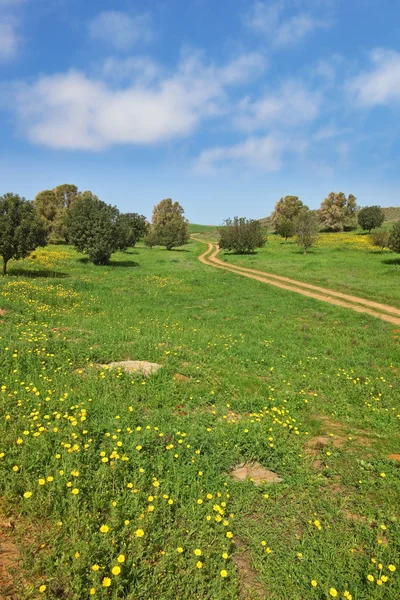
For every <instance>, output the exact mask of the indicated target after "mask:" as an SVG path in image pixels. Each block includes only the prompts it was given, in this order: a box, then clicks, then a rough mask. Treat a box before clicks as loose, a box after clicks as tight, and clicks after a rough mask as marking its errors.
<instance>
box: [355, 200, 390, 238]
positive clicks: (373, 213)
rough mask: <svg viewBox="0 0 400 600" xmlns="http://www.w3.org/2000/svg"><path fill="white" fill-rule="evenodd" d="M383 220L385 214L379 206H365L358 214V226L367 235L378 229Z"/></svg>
mask: <svg viewBox="0 0 400 600" xmlns="http://www.w3.org/2000/svg"><path fill="white" fill-rule="evenodd" d="M384 220H385V213H384V212H383V210H382V209H381V207H380V206H366V207H365V208H362V209H361V210H360V211H359V213H358V224H359V225H360V227H361V228H362V229H364V230H365V231H368V232H369V233H371V231H372V229H375V228H376V227H380V226H381V225H382V223H383V221H384Z"/></svg>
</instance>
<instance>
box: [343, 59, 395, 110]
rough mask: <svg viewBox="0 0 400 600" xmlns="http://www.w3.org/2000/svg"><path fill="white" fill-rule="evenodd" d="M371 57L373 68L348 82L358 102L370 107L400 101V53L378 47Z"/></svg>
mask: <svg viewBox="0 0 400 600" xmlns="http://www.w3.org/2000/svg"><path fill="white" fill-rule="evenodd" d="M370 59H371V63H372V68H371V69H370V70H369V71H364V72H362V73H360V74H359V75H358V76H357V77H355V78H354V79H353V80H351V81H349V83H348V87H349V89H350V91H351V92H352V93H353V94H354V98H355V100H356V102H357V104H360V105H362V106H367V107H369V106H376V105H386V104H393V103H394V104H398V103H400V53H399V52H396V51H394V50H382V49H377V50H374V51H373V52H371V55H370Z"/></svg>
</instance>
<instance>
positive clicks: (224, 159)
mask: <svg viewBox="0 0 400 600" xmlns="http://www.w3.org/2000/svg"><path fill="white" fill-rule="evenodd" d="M304 148H305V143H304V142H303V141H299V140H298V141H294V140H289V139H287V138H284V137H282V136H278V135H273V134H269V135H265V136H260V137H256V136H252V137H249V138H247V139H246V140H244V141H243V142H239V143H238V144H234V145H232V146H218V147H215V148H210V149H208V150H204V151H203V152H202V153H201V154H200V156H199V157H198V159H197V161H196V165H195V169H196V171H198V172H200V173H213V172H215V171H216V170H218V169H219V168H221V167H225V166H231V165H232V164H233V165H234V164H235V163H240V164H241V165H244V166H245V167H249V168H257V169H260V170H263V171H267V172H271V171H278V170H279V169H280V168H281V166H282V159H283V155H284V154H285V153H286V152H289V151H296V152H298V151H303V150H304Z"/></svg>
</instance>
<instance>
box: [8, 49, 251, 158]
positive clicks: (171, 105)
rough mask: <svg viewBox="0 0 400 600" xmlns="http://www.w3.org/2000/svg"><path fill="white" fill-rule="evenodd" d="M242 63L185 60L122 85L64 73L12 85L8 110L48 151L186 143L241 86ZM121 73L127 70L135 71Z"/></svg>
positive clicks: (195, 58) (75, 73)
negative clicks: (229, 90)
mask: <svg viewBox="0 0 400 600" xmlns="http://www.w3.org/2000/svg"><path fill="white" fill-rule="evenodd" d="M249 61H250V62H251V63H255V62H257V61H255V59H254V57H253V58H252V59H249ZM246 62H247V59H246V57H245V56H243V57H239V58H238V59H236V60H235V61H232V62H231V63H228V64H227V65H224V66H222V67H216V66H214V65H212V64H211V65H204V63H203V62H202V61H201V60H200V58H199V56H198V55H190V56H187V57H186V58H184V59H183V60H182V62H181V63H180V65H179V66H178V68H177V70H176V72H175V73H173V74H172V75H164V76H162V77H161V76H159V77H156V75H155V74H154V78H155V79H154V78H153V79H154V81H153V80H151V81H148V80H147V81H146V80H144V79H143V78H142V77H138V78H136V79H135V78H134V80H133V81H130V82H129V84H128V85H125V86H122V85H118V86H115V85H113V86H112V85H109V84H107V83H105V82H104V81H102V80H100V79H97V80H96V79H90V78H89V77H87V76H86V75H85V74H84V73H80V72H77V71H70V72H68V73H64V74H59V75H53V76H47V77H42V78H40V79H38V80H37V81H36V82H34V83H33V84H26V85H23V86H20V87H19V88H18V90H17V92H16V94H15V97H14V109H15V110H16V112H17V117H18V121H19V124H20V128H21V131H23V132H24V134H25V135H27V136H28V137H29V139H30V140H31V141H32V142H34V143H38V144H43V145H46V146H50V147H52V148H67V149H101V148H105V147H107V146H111V145H114V144H153V143H158V142H163V141H166V140H170V139H173V138H177V137H182V136H187V135H189V134H190V133H192V132H193V131H194V130H195V128H196V127H197V126H198V125H199V123H200V122H201V121H202V120H204V119H207V118H209V117H213V116H216V115H220V114H221V113H222V112H224V111H225V110H226V107H225V102H226V95H225V87H226V86H227V85H228V84H238V83H239V82H241V81H243V80H244V78H245V77H244V69H243V68H242V65H243V64H246ZM125 66H126V65H125ZM147 66H148V65H147ZM128 67H132V68H133V71H134V70H135V68H136V67H138V64H137V63H132V64H130V65H128Z"/></svg>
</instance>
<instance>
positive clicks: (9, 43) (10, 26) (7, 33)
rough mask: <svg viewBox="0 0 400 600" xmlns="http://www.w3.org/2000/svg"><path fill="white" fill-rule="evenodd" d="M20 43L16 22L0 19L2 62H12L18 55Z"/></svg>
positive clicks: (0, 52) (0, 58) (0, 53)
mask: <svg viewBox="0 0 400 600" xmlns="http://www.w3.org/2000/svg"><path fill="white" fill-rule="evenodd" d="M19 41H20V40H19V36H18V34H17V31H16V25H15V21H14V20H11V19H6V18H2V19H0V61H7V60H10V59H12V58H14V57H15V56H16V55H17V52H18V46H19Z"/></svg>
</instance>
